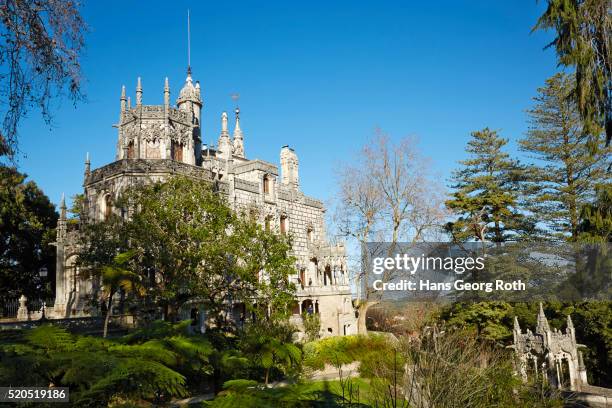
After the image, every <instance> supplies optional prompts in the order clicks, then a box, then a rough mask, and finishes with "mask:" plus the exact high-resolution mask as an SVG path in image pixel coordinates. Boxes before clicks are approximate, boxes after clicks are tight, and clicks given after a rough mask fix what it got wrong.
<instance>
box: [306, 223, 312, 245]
mask: <svg viewBox="0 0 612 408" xmlns="http://www.w3.org/2000/svg"><path fill="white" fill-rule="evenodd" d="M306 237H307V238H308V242H314V229H313V228H312V226H309V227H308V228H307V229H306Z"/></svg>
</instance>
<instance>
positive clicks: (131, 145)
mask: <svg viewBox="0 0 612 408" xmlns="http://www.w3.org/2000/svg"><path fill="white" fill-rule="evenodd" d="M127 158H128V159H133V158H134V141H133V140H132V141H131V142H130V143H128V148H127Z"/></svg>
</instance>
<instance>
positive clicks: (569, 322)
mask: <svg viewBox="0 0 612 408" xmlns="http://www.w3.org/2000/svg"><path fill="white" fill-rule="evenodd" d="M567 328H568V329H572V330H573V329H574V322H572V317H571V316H570V315H567Z"/></svg>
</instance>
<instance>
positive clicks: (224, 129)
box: [221, 112, 229, 136]
mask: <svg viewBox="0 0 612 408" xmlns="http://www.w3.org/2000/svg"><path fill="white" fill-rule="evenodd" d="M225 134H227V135H228V136H229V132H228V131H227V112H223V113H222V114H221V135H225Z"/></svg>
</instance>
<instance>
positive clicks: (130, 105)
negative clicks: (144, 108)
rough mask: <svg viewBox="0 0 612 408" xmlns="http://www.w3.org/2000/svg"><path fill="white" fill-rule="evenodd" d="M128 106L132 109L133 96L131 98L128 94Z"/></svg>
mask: <svg viewBox="0 0 612 408" xmlns="http://www.w3.org/2000/svg"><path fill="white" fill-rule="evenodd" d="M127 108H128V109H132V98H130V97H129V96H128V101H127Z"/></svg>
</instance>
